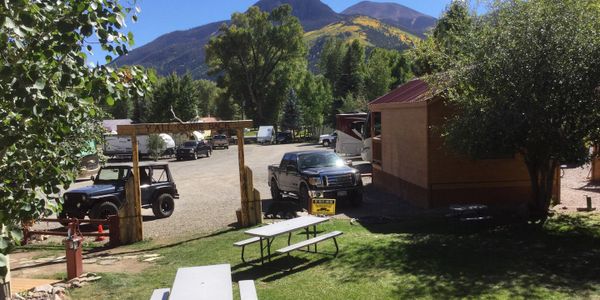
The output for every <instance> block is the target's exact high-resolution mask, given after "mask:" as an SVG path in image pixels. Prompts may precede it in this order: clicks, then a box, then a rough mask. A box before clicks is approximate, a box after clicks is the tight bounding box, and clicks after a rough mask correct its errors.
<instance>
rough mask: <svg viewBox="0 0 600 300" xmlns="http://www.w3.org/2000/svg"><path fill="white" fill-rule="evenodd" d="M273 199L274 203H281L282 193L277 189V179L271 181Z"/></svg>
mask: <svg viewBox="0 0 600 300" xmlns="http://www.w3.org/2000/svg"><path fill="white" fill-rule="evenodd" d="M271 198H272V199H273V201H281V200H282V197H281V191H280V190H279V188H278V187H277V181H276V180H275V179H272V180H271Z"/></svg>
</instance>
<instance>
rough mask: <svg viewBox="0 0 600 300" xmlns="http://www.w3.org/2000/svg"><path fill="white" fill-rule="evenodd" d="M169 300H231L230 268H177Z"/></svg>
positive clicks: (224, 265)
mask: <svg viewBox="0 0 600 300" xmlns="http://www.w3.org/2000/svg"><path fill="white" fill-rule="evenodd" d="M169 299H170V300H177V299H186V300H187V299H206V300H232V299H233V290H232V287H231V266H230V265H229V264H223V265H212V266H201V267H190V268H179V269H178V270H177V275H176V276H175V282H173V288H172V289H171V296H170V297H169Z"/></svg>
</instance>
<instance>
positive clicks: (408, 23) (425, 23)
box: [342, 1, 437, 36]
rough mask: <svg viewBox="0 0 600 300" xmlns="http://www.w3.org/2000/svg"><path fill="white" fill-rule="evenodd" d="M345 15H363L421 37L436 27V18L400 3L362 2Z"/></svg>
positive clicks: (344, 12)
mask: <svg viewBox="0 0 600 300" xmlns="http://www.w3.org/2000/svg"><path fill="white" fill-rule="evenodd" d="M342 14H344V15H349V16H353V15H363V16H368V17H371V18H375V19H378V20H381V21H383V22H386V23H388V24H390V25H394V26H398V27H400V28H402V29H404V30H406V31H409V32H412V33H415V34H417V35H419V36H423V34H424V33H425V32H426V31H427V30H428V29H429V28H431V27H433V26H435V23H436V21H437V19H436V18H434V17H431V16H428V15H425V14H422V13H420V12H418V11H416V10H414V9H412V8H409V7H406V6H404V5H401V4H398V3H390V2H385V3H384V2H371V1H362V2H359V3H357V4H355V5H352V6H350V7H348V8H346V9H345V10H344V11H342Z"/></svg>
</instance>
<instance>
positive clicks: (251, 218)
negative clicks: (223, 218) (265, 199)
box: [244, 166, 257, 226]
mask: <svg viewBox="0 0 600 300" xmlns="http://www.w3.org/2000/svg"><path fill="white" fill-rule="evenodd" d="M244 173H245V175H246V190H245V193H246V200H247V201H248V206H247V208H248V211H247V212H246V214H247V215H248V226H252V225H256V224H257V223H256V213H255V211H254V206H255V205H254V201H255V200H254V192H253V190H254V182H253V180H252V169H250V168H249V167H248V166H244Z"/></svg>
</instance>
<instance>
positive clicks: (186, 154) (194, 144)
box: [175, 141, 212, 160]
mask: <svg viewBox="0 0 600 300" xmlns="http://www.w3.org/2000/svg"><path fill="white" fill-rule="evenodd" d="M211 154H212V147H211V146H210V145H209V144H207V143H205V142H204V141H187V142H185V143H183V145H181V146H180V147H179V148H178V149H177V154H176V155H175V156H176V158H177V160H182V159H186V158H192V159H198V156H199V155H204V156H206V157H209V156H210V155H211Z"/></svg>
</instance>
